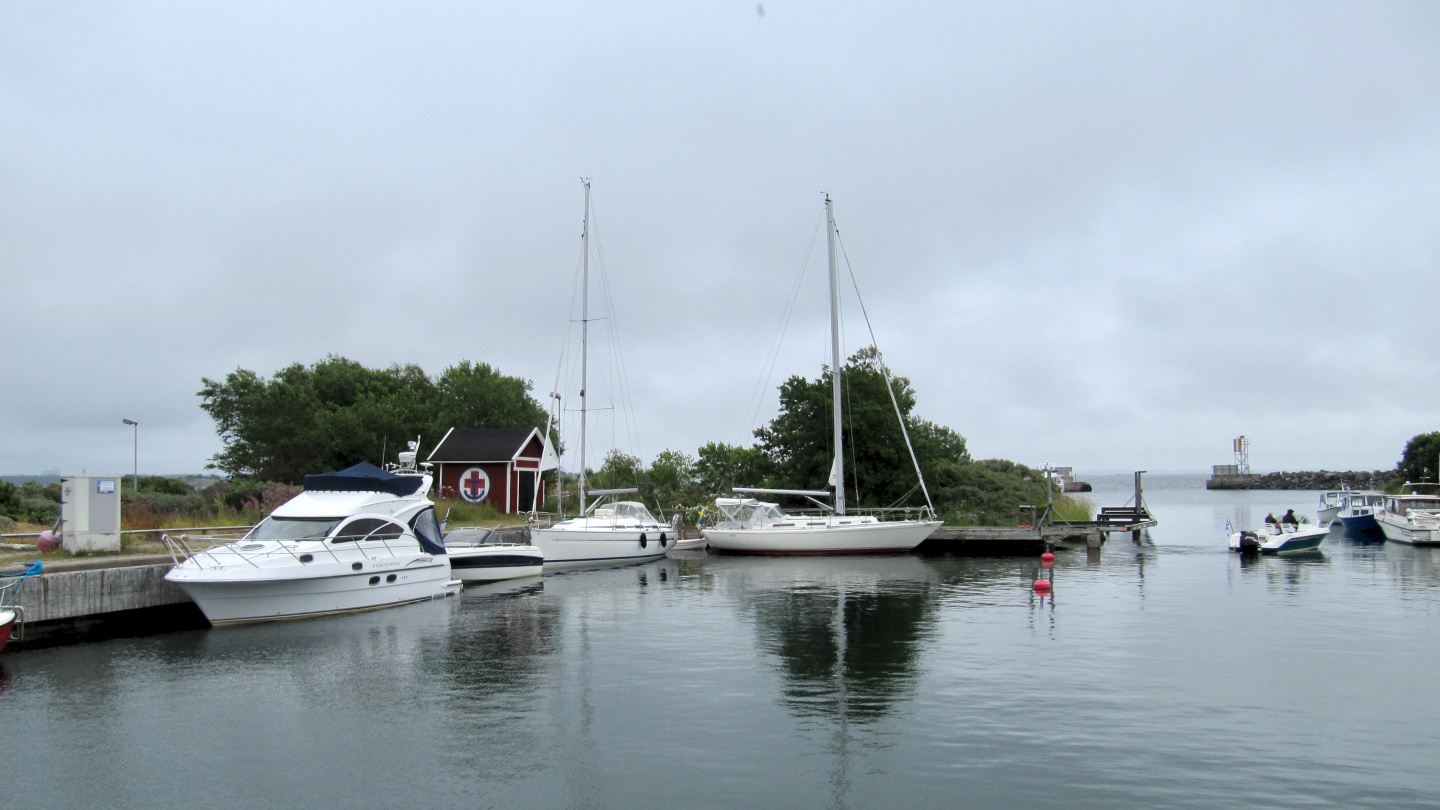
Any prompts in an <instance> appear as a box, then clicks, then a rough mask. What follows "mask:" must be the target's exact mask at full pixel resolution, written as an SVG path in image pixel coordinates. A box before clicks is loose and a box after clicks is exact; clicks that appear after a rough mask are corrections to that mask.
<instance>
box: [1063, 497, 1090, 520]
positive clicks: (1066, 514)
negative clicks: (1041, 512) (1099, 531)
mask: <svg viewBox="0 0 1440 810" xmlns="http://www.w3.org/2000/svg"><path fill="white" fill-rule="evenodd" d="M1094 518H1095V504H1094V503H1092V502H1091V501H1090V499H1089V498H1072V497H1070V496H1069V495H1056V496H1055V519H1056V520H1074V521H1081V520H1094Z"/></svg>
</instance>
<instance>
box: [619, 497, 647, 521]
mask: <svg viewBox="0 0 1440 810" xmlns="http://www.w3.org/2000/svg"><path fill="white" fill-rule="evenodd" d="M615 516H616V517H623V518H630V519H631V520H639V521H643V522H646V523H654V522H655V516H654V515H652V514H650V510H649V509H646V508H645V504H643V503H635V502H634V501H623V502H621V503H617V504H615Z"/></svg>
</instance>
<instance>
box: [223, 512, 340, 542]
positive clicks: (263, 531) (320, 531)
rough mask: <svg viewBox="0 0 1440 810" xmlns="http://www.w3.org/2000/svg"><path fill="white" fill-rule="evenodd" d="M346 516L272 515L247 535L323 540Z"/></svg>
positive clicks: (274, 538) (267, 538) (250, 536)
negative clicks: (293, 516) (306, 516)
mask: <svg viewBox="0 0 1440 810" xmlns="http://www.w3.org/2000/svg"><path fill="white" fill-rule="evenodd" d="M341 520H344V518H284V517H275V516H274V515H271V516H270V517H267V518H265V519H264V520H262V521H260V525H258V526H256V527H255V528H253V529H251V530H250V533H249V534H247V535H245V539H246V540H323V539H325V535H327V534H329V533H330V530H331V529H333V528H335V527H336V526H339V525H340V521H341Z"/></svg>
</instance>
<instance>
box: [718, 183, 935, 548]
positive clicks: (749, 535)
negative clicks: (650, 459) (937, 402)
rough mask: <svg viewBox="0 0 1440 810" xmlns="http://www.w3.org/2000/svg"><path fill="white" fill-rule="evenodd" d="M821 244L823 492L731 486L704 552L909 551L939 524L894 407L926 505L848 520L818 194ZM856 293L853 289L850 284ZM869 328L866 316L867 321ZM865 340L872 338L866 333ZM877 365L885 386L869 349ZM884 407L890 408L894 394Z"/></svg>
mask: <svg viewBox="0 0 1440 810" xmlns="http://www.w3.org/2000/svg"><path fill="white" fill-rule="evenodd" d="M825 225H826V245H827V248H828V261H829V276H830V362H831V364H830V368H831V369H832V370H833V371H832V373H831V375H830V381H831V386H832V389H831V401H832V405H833V407H832V409H831V416H832V424H831V427H832V429H833V433H834V441H833V444H832V446H833V447H834V457H833V461H832V464H831V467H830V470H831V472H830V480H829V486H830V487H833V491H832V490H829V489H822V490H785V489H760V488H755V487H733V489H734V491H735V493H736V494H737V495H739V496H740V497H738V498H718V499H716V501H715V508H716V509H717V510H718V511H719V512H720V516H719V520H717V521H716V522H715V524H714V525H713V526H709V527H706V528H704V529H702V530H701V533H702V534H703V535H704V536H705V539H706V540H707V541H708V543H709V546H710V547H711V548H713V549H716V550H717V551H728V552H738V553H746V554H846V553H877V552H900V551H910V550H912V549H914V548H915V547H916V546H918V545H920V544H921V543H923V542H924V541H925V538H927V537H929V536H930V534H931V533H932V532H934V531H935V530H936V529H938V528H939V527H940V526H941V525H943V522H942V521H940V520H935V519H934V517H935V509H934V504H933V503H931V501H930V491H929V489H928V488H927V487H926V486H925V476H924V475H923V474H922V473H921V472H920V464H919V462H918V461H917V460H916V457H915V448H914V447H913V446H912V445H911V443H910V432H909V428H907V427H906V425H905V418H904V415H903V414H901V412H900V407H899V404H898V403H896V404H895V415H896V418H897V419H899V421H900V432H901V435H903V436H904V437H905V446H906V447H907V448H908V449H909V451H910V460H911V462H912V463H913V464H914V465H915V474H916V476H917V477H918V478H919V486H918V488H919V489H920V490H921V491H923V492H924V493H925V502H926V506H925V507H924V508H923V509H921V510H920V517H919V519H916V520H910V519H905V520H881V519H880V517H879V516H877V515H875V514H853V515H852V514H849V513H848V510H847V509H846V504H845V435H844V431H843V430H842V429H841V419H842V407H843V406H842V402H843V399H842V396H841V393H842V392H841V376H842V374H843V368H844V367H843V365H842V364H841V362H840V361H841V357H840V286H839V280H838V273H837V266H836V252H835V240H836V234H837V231H836V228H835V210H834V205H833V203H832V202H831V200H830V195H829V194H826V195H825ZM857 292H858V286H857ZM866 322H867V325H868V322H869V316H866ZM871 339H872V341H873V340H874V333H873V330H872V332H871ZM876 355H877V357H876V360H877V362H878V363H879V366H880V368H881V369H882V370H883V371H884V373H885V382H886V385H887V386H890V385H891V380H890V372H889V369H887V368H885V365H884V362H883V360H882V359H881V358H880V357H879V349H878V347H877V348H876ZM890 397H891V402H892V403H895V394H894V390H893V388H892V389H891V390H890ZM756 495H774V496H790V497H799V498H804V499H806V500H808V501H810V502H811V503H812V504H814V505H815V506H818V507H820V513H819V514H814V515H805V516H803V517H802V516H799V515H794V516H792V515H790V514H787V513H786V512H785V511H784V510H783V509H781V508H780V506H779V503H778V501H774V502H772V501H770V500H768V499H767V500H764V501H762V500H760V499H759V498H755V497H751V496H756Z"/></svg>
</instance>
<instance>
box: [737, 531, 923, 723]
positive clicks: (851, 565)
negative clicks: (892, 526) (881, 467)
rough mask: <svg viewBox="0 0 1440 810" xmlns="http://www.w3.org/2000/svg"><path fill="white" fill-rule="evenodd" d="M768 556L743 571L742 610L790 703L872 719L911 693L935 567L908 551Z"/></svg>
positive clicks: (805, 712)
mask: <svg viewBox="0 0 1440 810" xmlns="http://www.w3.org/2000/svg"><path fill="white" fill-rule="evenodd" d="M767 562H768V563H769V565H768V567H767V568H766V569H764V570H763V576H749V577H747V581H746V585H747V586H748V588H747V596H748V600H747V604H746V605H745V609H746V611H747V612H748V613H749V614H750V615H752V616H754V618H755V623H756V627H757V629H758V630H759V634H760V643H761V645H762V648H763V649H764V650H765V651H766V652H767V653H768V654H770V655H773V656H774V657H775V658H776V659H777V660H778V662H779V664H780V667H779V671H780V674H781V676H782V677H783V679H784V683H783V684H782V687H781V693H782V700H783V702H784V704H785V705H786V707H787V708H788V709H790V711H792V712H794V713H795V714H797V715H800V716H808V717H828V718H835V719H844V720H846V721H847V722H856V723H868V722H871V721H873V720H875V719H877V718H879V717H881V716H883V715H885V714H886V713H888V712H889V711H890V710H891V709H892V708H893V707H894V705H895V704H896V703H897V702H898V701H900V700H902V699H904V698H906V697H907V696H908V695H909V694H910V693H911V690H912V689H913V685H914V680H915V676H916V667H917V664H918V660H919V657H920V653H921V650H922V645H923V642H924V641H925V640H926V639H927V638H928V637H930V636H931V635H932V634H933V631H934V623H935V618H934V613H935V609H936V606H937V604H938V601H939V600H938V588H937V586H938V584H939V583H938V577H937V576H936V573H935V571H934V569H932V568H930V567H929V566H927V565H926V563H925V562H924V561H923V560H921V559H919V558H914V557H898V558H894V559H893V560H885V561H883V562H880V561H876V560H873V559H872V560H866V561H863V562H859V563H858V564H857V561H855V560H848V559H843V558H842V559H824V560H822V559H814V560H809V559H806V560H771V561H767ZM757 573H760V572H757Z"/></svg>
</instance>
